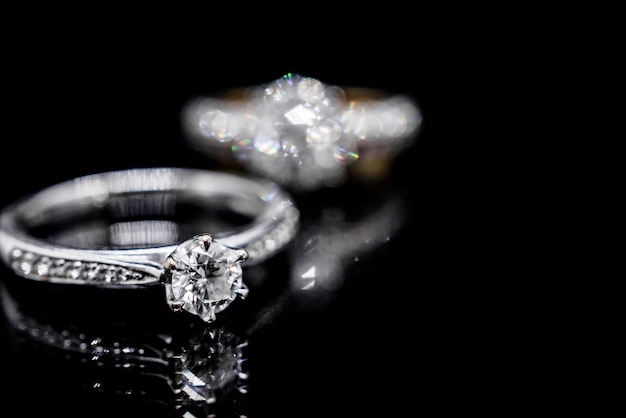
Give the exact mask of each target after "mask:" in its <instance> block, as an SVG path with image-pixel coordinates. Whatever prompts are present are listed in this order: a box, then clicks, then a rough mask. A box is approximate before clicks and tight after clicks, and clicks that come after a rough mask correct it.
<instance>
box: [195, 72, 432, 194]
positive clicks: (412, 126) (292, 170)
mask: <svg viewBox="0 0 626 418" xmlns="http://www.w3.org/2000/svg"><path fill="white" fill-rule="evenodd" d="M421 119H422V117H421V112H420V110H419V108H418V107H417V104H416V103H415V101H414V100H412V99H411V98H409V97H408V96H406V95H401V94H397V95H393V94H389V93H387V92H385V91H382V90H375V89H368V88H358V87H343V88H341V87H337V86H330V85H326V84H324V83H322V82H320V81H319V80H316V79H314V78H310V77H303V76H300V75H297V74H286V75H285V76H283V77H281V78H279V79H277V80H275V81H274V82H272V83H269V84H267V85H264V86H258V87H250V88H240V89H232V90H227V91H224V92H222V93H221V94H218V95H216V96H215V97H205V98H196V99H194V100H191V101H190V102H189V103H188V105H187V106H185V109H184V111H183V126H184V128H185V131H186V135H187V138H188V140H189V142H190V144H191V145H192V146H193V147H194V148H196V149H197V150H199V151H202V152H204V153H205V154H207V155H209V156H211V157H214V158H216V159H218V160H225V159H226V160H229V159H230V160H231V161H230V162H232V163H235V164H237V165H240V166H243V167H244V168H246V169H248V170H249V171H251V172H254V173H256V174H261V175H264V176H266V177H268V178H270V179H272V180H275V181H278V182H280V183H282V184H284V185H286V186H288V187H290V188H292V189H294V190H311V189H316V188H319V187H325V186H339V185H341V184H343V182H344V181H345V179H346V173H347V167H349V166H353V165H357V164H356V163H357V160H359V162H360V161H364V162H366V161H368V160H374V159H380V158H381V157H382V158H384V159H389V157H391V156H394V155H396V154H398V153H399V152H400V151H401V150H402V149H404V148H405V147H406V146H407V145H408V144H410V142H411V141H410V140H411V139H412V138H413V137H414V136H415V134H416V132H417V130H418V128H419V127H420V125H421Z"/></svg>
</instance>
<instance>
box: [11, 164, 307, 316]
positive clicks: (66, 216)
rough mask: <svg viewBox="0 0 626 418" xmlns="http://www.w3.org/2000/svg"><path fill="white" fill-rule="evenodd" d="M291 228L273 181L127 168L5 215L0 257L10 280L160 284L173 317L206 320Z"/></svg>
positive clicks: (25, 201)
mask: <svg viewBox="0 0 626 418" xmlns="http://www.w3.org/2000/svg"><path fill="white" fill-rule="evenodd" d="M298 226H299V211H298V209H297V208H296V207H295V205H294V204H293V202H292V200H291V198H290V196H289V195H288V194H287V192H286V191H284V190H283V189H282V188H281V187H280V186H279V185H277V184H276V183H274V182H272V181H269V180H256V179H252V178H248V177H246V176H243V175H236V174H230V173H225V172H217V171H207V170H199V169H187V168H167V167H165V168H161V167H160V168H142V169H130V170H121V171H112V172H106V173H99V174H91V175H86V176H83V177H79V178H76V179H74V180H71V181H67V182H63V183H60V184H57V185H54V186H51V187H48V188H46V189H44V190H42V191H40V192H38V193H35V194H33V195H30V196H27V197H24V198H22V199H21V200H19V201H17V202H15V203H13V204H11V205H9V206H7V207H6V208H4V210H3V211H2V213H1V214H0V257H1V258H2V261H3V262H4V263H5V264H6V265H7V266H9V268H10V269H12V271H13V272H14V273H15V274H16V275H17V276H19V277H23V278H26V279H32V280H37V281H46V282H52V283H63V284H76V285H86V286H96V287H104V288H122V289H125V288H142V287H146V286H154V285H164V287H165V295H166V300H167V303H168V305H169V307H170V308H172V310H174V311H180V310H184V311H187V312H189V313H191V314H194V315H198V316H199V317H200V318H201V319H202V320H204V321H205V322H213V321H214V320H215V319H216V313H219V312H221V311H223V310H224V309H225V308H226V307H228V306H229V305H230V304H231V303H232V302H233V301H234V300H235V299H237V298H238V297H241V298H243V297H245V296H246V294H247V286H246V285H245V283H244V282H243V280H242V276H243V275H242V263H244V262H245V264H246V265H254V264H256V263H260V262H262V261H264V260H265V259H267V258H268V257H271V256H273V255H274V254H276V253H277V252H279V251H280V250H282V249H283V248H284V247H285V246H286V245H287V244H288V243H289V242H290V241H291V240H292V238H293V237H294V236H295V234H296V231H297V229H298ZM208 231H214V232H208ZM246 260H247V261H246Z"/></svg>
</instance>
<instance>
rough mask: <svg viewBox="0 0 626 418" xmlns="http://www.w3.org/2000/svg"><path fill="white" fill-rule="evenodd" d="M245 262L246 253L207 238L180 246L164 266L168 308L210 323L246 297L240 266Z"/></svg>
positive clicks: (209, 236) (197, 238) (188, 241)
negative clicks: (234, 302)
mask: <svg viewBox="0 0 626 418" xmlns="http://www.w3.org/2000/svg"><path fill="white" fill-rule="evenodd" d="M247 258H248V252H247V251H246V250H244V249H241V248H233V247H229V246H227V245H224V244H222V243H219V242H217V241H214V240H213V238H212V236H211V235H210V234H199V235H196V236H194V237H193V238H191V239H189V240H187V241H185V242H183V243H182V244H180V245H179V246H178V247H177V248H176V249H175V250H174V251H173V252H172V253H171V254H170V256H169V257H168V258H167V260H166V261H165V263H164V265H163V267H164V269H165V272H164V283H165V293H166V298H167V303H168V305H169V306H170V308H171V309H172V310H174V311H180V310H185V311H187V312H189V313H191V314H194V315H197V316H199V317H200V318H201V319H202V320H203V321H205V322H213V321H214V320H215V319H216V316H215V314H216V313H218V312H221V311H223V310H224V309H226V308H227V307H228V306H229V305H230V304H231V303H232V302H233V301H234V300H235V299H236V298H237V297H240V298H245V297H246V295H247V293H248V288H247V286H246V285H245V284H244V283H243V280H242V268H241V262H242V261H245V260H246V259H247Z"/></svg>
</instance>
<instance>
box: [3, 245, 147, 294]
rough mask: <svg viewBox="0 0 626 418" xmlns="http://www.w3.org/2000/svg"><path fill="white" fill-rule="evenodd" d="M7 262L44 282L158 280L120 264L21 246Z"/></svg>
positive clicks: (122, 282) (138, 281) (129, 282)
mask: <svg viewBox="0 0 626 418" xmlns="http://www.w3.org/2000/svg"><path fill="white" fill-rule="evenodd" d="M10 264H11V268H12V269H13V271H15V273H17V274H18V275H20V276H23V277H26V278H30V279H35V280H43V281H54V282H67V283H77V284H100V283H102V284H107V285H115V284H120V285H130V284H136V283H147V282H152V281H157V280H158V278H156V277H153V276H151V275H148V274H146V273H145V272H141V271H136V270H132V269H129V268H127V267H123V266H118V265H114V264H106V263H96V262H83V261H77V260H67V259H63V258H55V257H48V256H44V255H39V254H36V253H34V252H31V251H23V250H21V249H14V250H13V251H12V252H11V262H10Z"/></svg>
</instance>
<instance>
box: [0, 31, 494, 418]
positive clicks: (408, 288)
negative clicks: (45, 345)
mask: <svg viewBox="0 0 626 418" xmlns="http://www.w3.org/2000/svg"><path fill="white" fill-rule="evenodd" d="M413 23H414V22H413ZM400 26H402V27H404V28H405V30H398V31H397V32H389V31H387V32H386V34H385V35H383V34H381V32H383V31H376V33H375V34H374V33H370V34H369V37H362V36H357V35H355V33H354V31H353V29H350V30H347V31H346V33H342V34H343V36H341V34H338V35H339V36H338V39H339V40H337V39H334V41H333V42H330V41H325V42H320V41H318V42H315V41H313V40H311V41H305V40H302V41H301V42H295V41H294V42H293V43H287V42H284V41H283V40H282V39H281V37H280V36H277V37H276V38H274V37H270V38H268V39H261V38H256V37H254V36H248V37H247V38H246V39H247V41H242V42H235V41H233V42H229V43H228V44H226V43H225V42H224V39H225V38H228V39H230V38H231V37H232V36H233V34H232V33H229V34H228V35H226V34H225V33H224V32H218V31H217V30H215V31H213V32H212V31H211V30H207V33H206V38H205V39H204V41H199V40H198V35H197V34H193V35H191V34H190V38H191V37H192V36H193V37H194V38H193V42H188V41H189V40H190V39H189V38H185V37H184V36H177V37H175V38H170V37H168V36H165V35H164V34H161V36H159V37H158V38H156V37H151V36H150V35H149V34H146V35H145V37H142V36H139V37H133V38H130V39H125V40H119V38H115V39H116V40H115V41H113V40H112V39H111V37H108V36H102V37H99V38H98V39H93V40H92V39H91V38H88V39H87V40H86V41H85V42H84V43H80V42H79V41H78V40H79V39H80V38H81V36H80V33H81V32H74V33H68V34H67V35H63V36H50V37H47V36H43V35H42V36H41V37H39V38H38V40H37V42H24V43H20V44H19V45H17V44H9V45H7V49H6V50H5V51H6V52H5V59H4V64H3V70H4V71H5V75H4V76H3V79H4V83H3V84H4V91H3V99H2V100H3V101H4V104H5V106H4V110H3V125H4V130H5V134H4V135H3V140H2V151H1V152H2V164H1V172H0V179H1V180H0V181H1V182H2V195H1V201H0V204H2V205H3V206H4V205H5V204H7V203H9V202H11V201H13V200H15V199H17V198H19V197H20V196H22V195H25V194H28V193H31V192H35V191H37V190H39V189H41V188H43V187H45V186H48V185H52V184H54V183H57V182H59V181H63V180H67V179H71V178H74V177H77V176H80V175H85V174H89V173H96V172H101V171H109V170H115V169H124V168H132V167H152V166H182V167H206V168H212V163H211V162H210V161H209V160H208V159H207V158H206V157H205V156H202V155H200V154H198V153H196V152H194V151H192V150H191V149H190V148H189V147H187V146H186V144H185V141H184V134H183V132H182V129H181V128H182V127H181V121H180V112H181V109H182V107H183V106H184V104H185V103H187V101H188V100H190V99H191V98H194V97H197V96H204V95H211V94H212V93H214V92H217V91H220V90H223V89H226V88H231V87H242V86H250V85H257V84H263V83H267V82H270V81H273V80H274V79H276V78H278V77H280V76H282V75H283V74H285V73H287V72H292V73H298V74H302V75H306V76H310V77H314V78H317V79H319V80H321V81H323V82H325V83H327V84H333V85H339V86H358V87H371V88H376V89H385V90H388V91H390V92H395V93H402V94H407V95H409V96H411V97H412V98H413V99H415V101H416V102H417V103H418V104H419V107H420V109H421V111H422V114H423V125H422V127H421V130H420V132H419V134H418V135H417V137H416V138H415V140H414V141H413V145H412V146H411V147H410V148H409V149H408V150H407V151H406V152H405V153H403V154H402V155H400V156H399V157H398V158H397V159H396V160H395V162H394V167H393V170H392V172H391V174H390V177H389V179H388V180H387V182H388V183H384V184H377V185H373V186H371V187H368V186H367V185H366V186H363V185H359V186H356V185H350V184H348V185H346V186H345V187H343V188H342V189H340V190H332V191H328V192H324V193H322V194H321V195H320V196H318V198H311V197H310V196H299V195H298V196H296V203H297V204H299V205H301V207H302V210H303V212H304V213H305V214H311V213H316V211H318V210H320V208H323V205H325V204H328V202H332V204H333V205H345V208H346V210H351V208H354V207H355V206H359V207H360V208H361V209H362V208H367V205H368V204H374V203H376V202H377V201H380V200H382V199H383V198H384V197H386V196H388V195H389V194H394V193H399V194H401V195H402V196H403V198H404V199H405V200H404V201H405V202H406V203H407V205H408V212H407V216H406V218H405V219H404V223H403V224H402V226H401V228H400V230H399V231H398V232H397V233H395V234H393V235H392V236H391V238H390V239H389V241H388V242H385V243H384V244H382V245H380V247H379V248H377V249H376V250H375V251H374V252H373V253H372V254H368V255H366V256H362V257H361V258H360V259H359V261H357V262H348V263H347V266H346V271H345V280H344V282H343V285H342V286H340V287H339V288H338V289H336V290H334V291H328V292H327V293H326V294H324V297H323V303H321V302H320V304H316V303H311V301H309V303H308V304H307V303H302V302H301V301H299V300H298V299H297V298H289V295H288V296H287V299H286V300H287V301H286V302H285V304H284V305H281V306H282V310H279V311H278V314H277V315H276V316H275V317H273V318H272V319H271V320H270V321H269V323H267V324H266V325H265V326H264V327H263V329H262V330H261V331H259V332H257V333H254V334H252V335H251V336H250V337H249V339H250V341H249V356H250V361H249V363H248V367H249V372H250V379H249V382H248V386H249V392H248V394H247V395H246V399H245V404H244V410H245V413H246V414H247V416H249V417H266V416H267V417H269V416H272V417H277V416H289V417H300V416H303V417H304V416H405V415H412V416H414V415H418V414H420V413H423V412H425V411H427V410H431V409H432V408H436V409H437V410H438V411H440V412H445V411H447V410H449V409H452V408H455V409H456V408H458V407H459V406H460V405H461V406H463V408H468V409H472V410H474V411H481V410H484V409H485V408H488V405H489V402H488V401H487V399H488V398H490V395H489V394H488V393H487V392H488V390H486V391H485V392H481V391H478V393H476V392H470V391H468V388H472V387H474V379H476V378H477V376H480V375H481V373H479V372H477V370H480V368H481V366H480V364H479V363H480V358H481V357H478V359H474V358H473V356H474V355H475V354H476V350H475V347H476V346H477V345H479V346H480V345H481V344H482V343H481V342H480V341H481V340H480V332H479V329H480V328H481V324H480V323H479V322H474V320H475V319H476V318H477V317H480V312H481V310H482V309H483V308H482V306H480V304H479V303H478V302H477V303H473V302H468V299H471V297H470V295H471V294H472V293H470V291H469V289H470V288H471V287H472V285H471V284H470V283H469V281H468V280H466V279H468V278H469V277H470V276H472V275H475V274H480V271H477V270H476V269H473V268H472V263H473V260H472V259H471V257H470V256H468V253H467V252H466V251H467V250H466V249H464V245H466V244H468V242H469V241H470V239H469V238H468V236H467V235H466V234H467V232H466V229H467V222H468V218H469V216H470V214H471V213H472V212H471V209H472V205H475V204H476V203H475V202H473V201H472V200H471V199H470V200H468V199H467V194H466V192H467V187H469V188H470V190H471V188H472V187H474V186H473V185H472V184H471V182H470V181H469V180H468V179H469V177H470V176H471V174H472V170H473V169H474V167H472V166H471V164H467V161H466V160H464V159H465V158H469V156H468V154H467V151H468V149H469V147H468V145H467V143H468V141H470V140H472V139H471V138H473V140H474V141H475V143H476V142H480V135H481V131H480V129H479V128H478V127H477V126H476V125H472V123H473V121H472V120H471V118H469V117H466V116H465V111H466V110H467V109H468V108H467V106H468V105H470V104H471V103H472V99H473V97H468V95H467V92H468V84H471V82H472V80H471V77H470V74H472V68H474V67H475V66H476V65H477V64H476V61H475V60H476V59H478V58H477V57H476V55H474V54H472V53H471V52H472V51H471V48H470V49H469V50H468V49H465V47H464V46H460V45H459V44H458V42H460V40H458V39H456V40H454V41H449V40H448V39H447V38H445V39H444V38H442V37H441V36H440V32H434V33H431V34H430V35H429V36H420V35H417V34H416V33H415V32H414V31H412V30H411V29H409V28H407V26H410V24H409V25H400ZM344 29H346V28H344ZM232 30H233V31H236V30H237V29H236V28H233V29H232ZM441 31H442V32H445V31H443V30H441ZM114 32H115V30H114V28H113V27H111V28H109V32H106V33H109V34H111V33H114ZM178 35H181V33H180V32H179V33H178ZM291 40H292V41H293V39H291ZM469 57H471V59H470V58H469ZM474 105H475V106H476V103H474ZM474 123H475V122H474ZM477 169H480V168H477ZM289 262H290V258H289V256H287V255H284V256H283V257H279V258H278V259H277V260H276V261H275V262H274V264H276V265H273V267H271V268H275V269H276V273H272V274H276V275H278V276H280V275H281V274H282V275H283V276H284V275H285V274H287V273H285V271H283V270H281V269H283V268H285V267H284V264H281V263H287V264H288V263H289ZM2 275H3V279H5V278H7V277H8V276H10V273H8V272H6V271H4V270H3V272H2ZM283 278H284V277H283ZM281 290H284V289H278V290H277V294H281ZM472 292H475V290H472ZM267 300H269V301H272V300H274V299H273V298H272V295H270V296H268V298H267ZM475 300H477V301H480V299H475ZM52 305H53V303H52ZM64 309H67V306H66V307H65V308H64ZM111 309H115V308H114V307H113V306H112V307H111ZM104 311H106V309H103V311H102V312H100V313H98V314H97V316H98V317H99V318H98V319H99V320H103V319H106V316H107V313H106V312H104ZM92 314H93V312H92ZM233 315H234V314H233ZM242 315H248V316H249V317H250V320H252V319H253V318H254V315H255V312H246V311H245V310H242ZM0 336H1V342H2V347H1V350H2V351H0V355H1V359H0V365H1V366H0V367H2V379H3V381H4V382H3V383H4V384H5V385H7V386H4V387H6V388H8V389H7V390H4V391H3V392H2V394H1V395H0V400H2V405H8V404H9V403H12V404H15V405H18V407H19V408H24V409H23V411H24V415H23V416H40V415H41V414H44V413H45V414H50V415H55V414H63V416H94V415H98V412H102V415H103V416H113V415H114V416H118V417H122V416H136V415H133V414H134V413H136V412H137V410H138V408H142V407H144V406H143V405H142V403H141V402H133V401H128V400H125V399H124V396H122V395H120V396H104V395H103V396H93V394H92V395H89V396H87V395H85V394H84V393H82V392H81V391H77V390H69V389H66V386H64V382H66V381H67V380H71V379H72V374H71V373H65V372H64V371H63V366H62V363H59V364H60V365H55V366H52V365H50V364H48V365H47V366H42V365H41V364H40V363H41V362H40V361H35V359H33V358H31V357H29V356H30V354H29V353H28V352H26V353H21V354H20V353H17V354H16V353H15V352H14V351H13V349H12V346H13V345H12V341H11V339H10V338H9V334H8V333H4V332H3V333H2V334H0ZM478 351H480V350H478ZM59 361H61V360H59ZM44 363H45V362H44ZM57 373H58V374H57ZM485 373H486V372H485ZM57 380H58V383H59V384H58V385H57V384H56V383H57ZM487 387H490V385H487ZM86 402H88V403H89V405H86V404H85V403H86ZM3 408H4V406H3ZM85 408H88V409H85ZM87 411H89V413H87ZM374 411H376V412H374ZM378 411H380V412H378ZM150 413H151V414H153V415H150V416H159V414H161V413H162V414H163V416H175V415H167V414H172V411H169V410H168V409H167V408H156V411H153V410H152V409H150ZM109 414H110V415H109ZM146 416H147V415H146Z"/></svg>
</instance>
